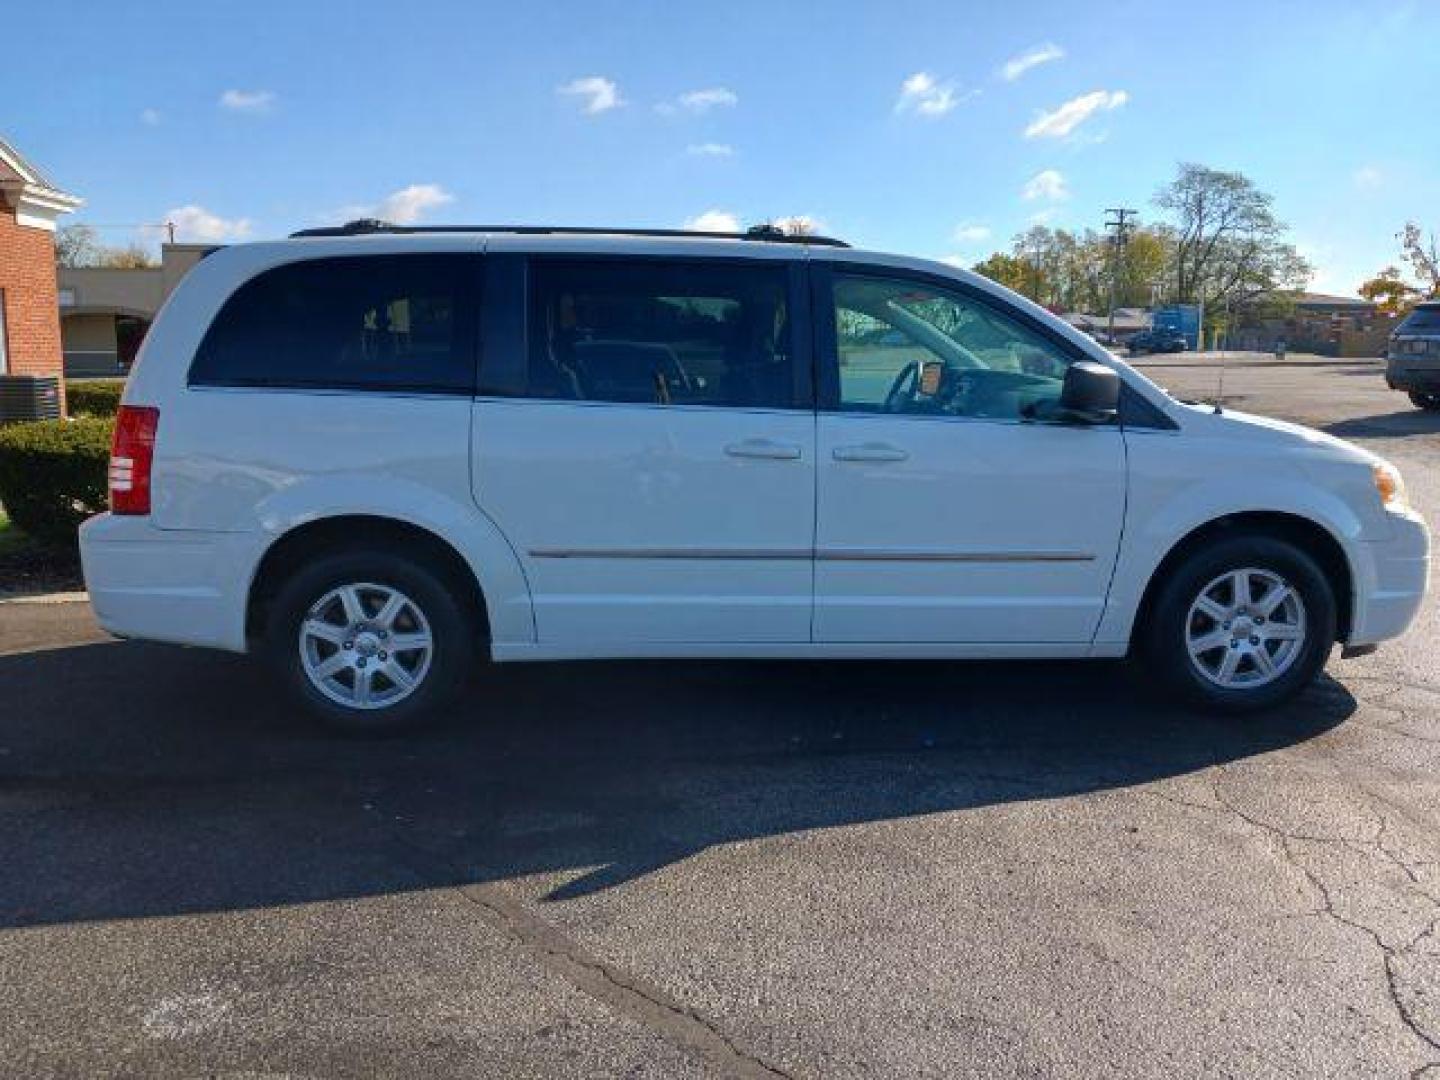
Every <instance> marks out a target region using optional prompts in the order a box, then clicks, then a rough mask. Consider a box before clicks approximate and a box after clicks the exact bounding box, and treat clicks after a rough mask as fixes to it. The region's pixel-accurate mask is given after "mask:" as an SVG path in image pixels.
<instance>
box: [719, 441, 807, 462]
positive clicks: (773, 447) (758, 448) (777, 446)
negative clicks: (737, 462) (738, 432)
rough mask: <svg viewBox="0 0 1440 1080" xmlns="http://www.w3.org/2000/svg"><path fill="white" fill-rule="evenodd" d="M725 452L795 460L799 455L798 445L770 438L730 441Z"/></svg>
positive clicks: (741, 455) (732, 454)
mask: <svg viewBox="0 0 1440 1080" xmlns="http://www.w3.org/2000/svg"><path fill="white" fill-rule="evenodd" d="M725 453H727V454H729V455H730V456H731V457H740V458H768V459H770V460H772V461H795V460H797V459H798V458H799V457H800V447H798V446H796V445H795V444H794V443H782V442H775V441H774V440H772V439H745V440H743V441H741V442H736V443H730V444H729V445H728V446H726V447H725Z"/></svg>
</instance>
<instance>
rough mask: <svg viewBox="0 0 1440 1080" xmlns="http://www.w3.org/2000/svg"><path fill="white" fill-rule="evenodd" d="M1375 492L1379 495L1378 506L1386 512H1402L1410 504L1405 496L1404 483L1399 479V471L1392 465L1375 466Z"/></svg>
mask: <svg viewBox="0 0 1440 1080" xmlns="http://www.w3.org/2000/svg"><path fill="white" fill-rule="evenodd" d="M1374 474H1375V490H1376V491H1378V492H1379V493H1380V504H1381V505H1382V506H1384V507H1385V508H1386V509H1388V510H1403V509H1405V507H1407V506H1409V505H1410V503H1409V501H1408V500H1407V499H1406V496H1405V481H1404V480H1402V479H1400V470H1399V469H1397V468H1395V466H1394V465H1376V466H1375V470H1374Z"/></svg>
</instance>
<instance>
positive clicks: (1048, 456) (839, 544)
mask: <svg viewBox="0 0 1440 1080" xmlns="http://www.w3.org/2000/svg"><path fill="white" fill-rule="evenodd" d="M831 269H832V268H827V267H825V266H819V267H817V270H816V275H817V286H818V287H817V289H816V296H817V298H818V301H817V302H818V305H819V310H818V311H817V313H816V321H817V324H819V325H820V326H821V327H822V332H821V333H820V334H819V335H818V337H819V339H820V341H821V342H822V345H821V352H822V356H821V364H822V365H823V368H822V370H824V372H825V376H826V377H825V379H824V389H823V390H822V411H821V412H820V414H819V420H818V438H817V447H816V455H817V470H818V472H817V481H818V486H817V499H816V502H817V515H818V516H817V522H816V567H815V640H816V641H819V642H912V643H922V642H955V643H975V644H982V643H983V644H996V645H1017V644H1018V645H1045V644H1059V643H1065V644H1076V643H1084V642H1088V641H1089V640H1091V638H1092V637H1093V635H1094V633H1095V629H1096V626H1097V625H1098V623H1099V619H1100V615H1101V612H1102V610H1103V608H1104V605H1105V598H1106V593H1107V590H1108V587H1109V581H1110V574H1111V571H1112V569H1113V567H1114V563H1115V557H1116V552H1117V549H1118V545H1119V540H1120V529H1121V524H1122V521H1123V516H1124V509H1125V448H1124V442H1123V437H1122V434H1121V432H1120V430H1119V428H1118V427H1117V426H1115V425H1105V426H1079V425H1073V424H1067V423H1062V422H1060V421H1059V420H1058V419H1056V418H1055V413H1056V409H1055V407H1056V404H1057V402H1058V399H1059V394H1060V386H1061V380H1062V379H1063V377H1064V374H1065V370H1066V368H1067V367H1068V366H1069V364H1070V363H1071V362H1073V361H1074V360H1075V359H1078V358H1079V357H1078V356H1077V355H1076V354H1073V353H1071V352H1070V347H1069V346H1068V345H1066V344H1064V343H1063V342H1061V341H1059V340H1058V339H1055V338H1052V337H1050V336H1049V335H1048V334H1047V333H1046V332H1045V331H1044V330H1043V328H1041V327H1040V326H1039V324H1038V323H1036V322H1034V321H1032V320H1030V319H1029V318H1028V317H1026V316H1024V315H1023V314H1021V313H1018V312H1013V311H1007V310H1006V309H1005V308H1003V307H1001V306H1000V305H999V303H998V302H997V301H994V300H993V299H991V298H986V297H984V296H983V295H982V294H980V293H978V292H975V293H971V292H970V291H969V290H966V289H965V288H964V287H963V286H960V285H958V284H956V285H953V286H951V285H947V284H946V283H945V282H944V281H943V280H941V279H935V278H929V277H924V276H914V277H911V276H909V275H906V274H903V273H900V272H887V273H886V274H884V275H879V276H877V275H874V274H872V273H870V272H868V271H851V270H848V269H847V268H846V267H845V265H844V264H843V263H835V264H833V273H832V272H831ZM832 327H833V332H832ZM826 398H828V399H829V400H826Z"/></svg>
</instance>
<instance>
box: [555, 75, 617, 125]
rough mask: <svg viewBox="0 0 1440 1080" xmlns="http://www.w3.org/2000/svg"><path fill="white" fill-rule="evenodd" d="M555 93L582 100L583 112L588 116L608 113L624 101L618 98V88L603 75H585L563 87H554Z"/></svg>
mask: <svg viewBox="0 0 1440 1080" xmlns="http://www.w3.org/2000/svg"><path fill="white" fill-rule="evenodd" d="M555 92H556V93H557V94H565V95H567V96H570V97H581V98H584V99H585V105H584V112H585V113H586V114H588V115H595V114H597V113H603V112H609V111H610V110H611V109H615V108H619V107H620V106H621V105H624V104H625V99H624V98H622V97H621V96H620V88H619V87H618V86H616V85H615V83H614V82H613V81H612V80H610V79H607V78H605V77H604V76H603V75H586V76H585V77H584V78H580V79H572V80H571V81H570V82H568V83H566V84H565V85H564V86H560V87H556V89H555Z"/></svg>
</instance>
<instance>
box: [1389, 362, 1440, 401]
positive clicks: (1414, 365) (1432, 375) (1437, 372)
mask: <svg viewBox="0 0 1440 1080" xmlns="http://www.w3.org/2000/svg"><path fill="white" fill-rule="evenodd" d="M1385 385H1387V386H1388V387H1390V389H1391V390H1418V391H1420V392H1421V393H1422V394H1429V393H1440V361H1434V360H1431V361H1425V360H1405V359H1398V358H1394V357H1392V358H1391V359H1390V360H1388V361H1387V362H1386V364H1385Z"/></svg>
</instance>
